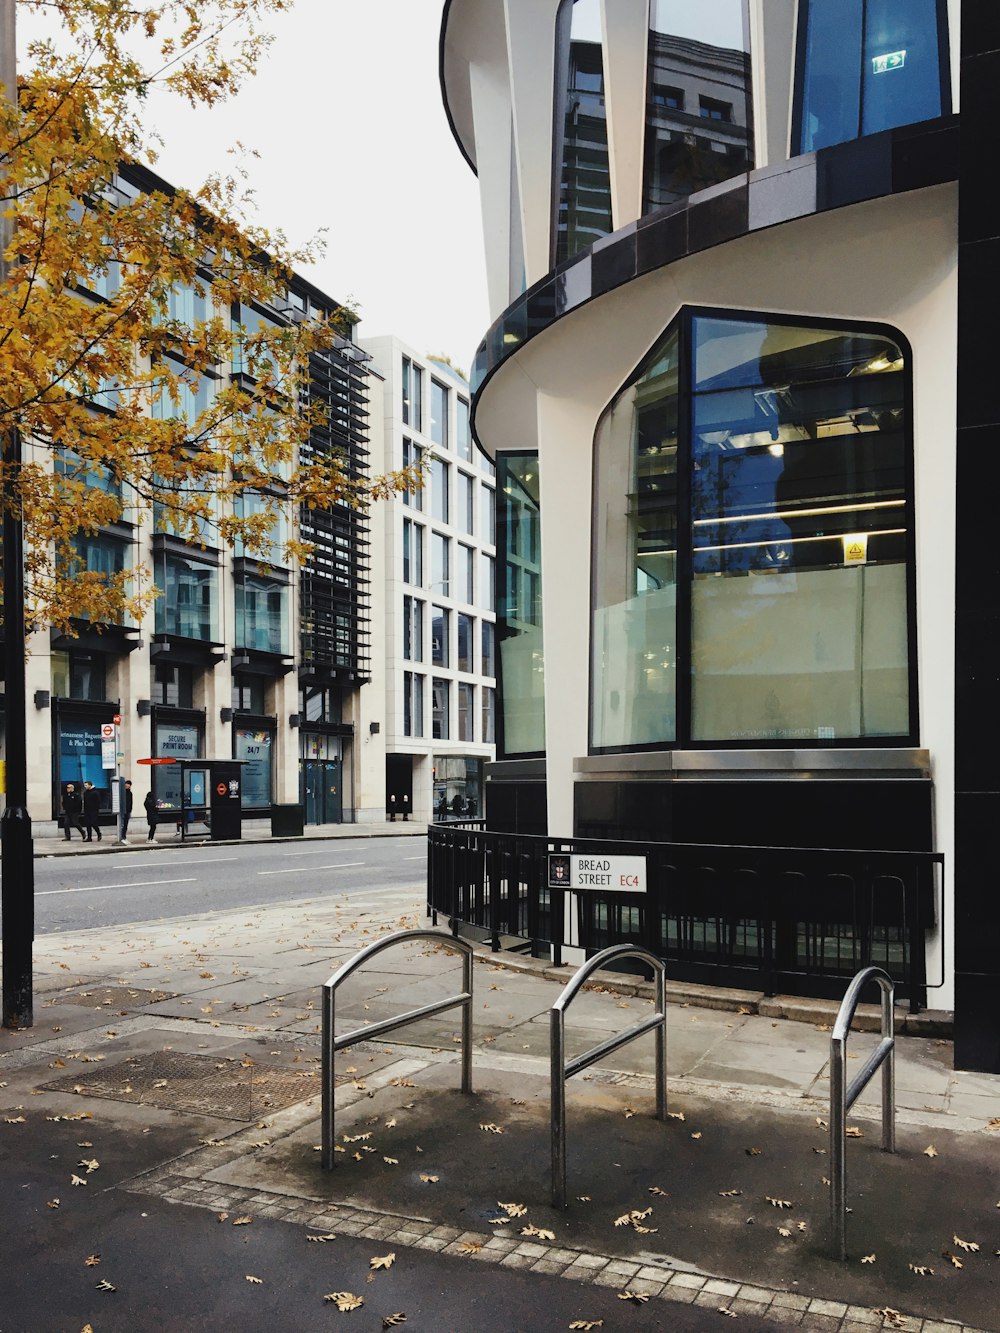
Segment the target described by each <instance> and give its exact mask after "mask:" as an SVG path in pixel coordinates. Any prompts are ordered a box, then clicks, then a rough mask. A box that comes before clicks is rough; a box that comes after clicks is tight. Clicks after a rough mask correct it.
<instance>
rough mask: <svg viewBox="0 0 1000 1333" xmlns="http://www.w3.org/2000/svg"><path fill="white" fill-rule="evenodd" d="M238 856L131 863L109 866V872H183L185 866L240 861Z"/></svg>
mask: <svg viewBox="0 0 1000 1333" xmlns="http://www.w3.org/2000/svg"><path fill="white" fill-rule="evenodd" d="M238 860H239V857H236V856H201V857H199V858H198V859H197V860H195V861H135V862H132V861H130V862H129V863H128V865H127V866H107V867H106V868H107V869H108V870H138V868H139V867H140V866H142V868H143V870H147V869H148V870H154V869H156V870H158V869H159V868H160V866H173V867H174V868H175V869H177V870H183V869H184V867H185V866H214V865H217V864H218V863H219V862H220V861H238Z"/></svg>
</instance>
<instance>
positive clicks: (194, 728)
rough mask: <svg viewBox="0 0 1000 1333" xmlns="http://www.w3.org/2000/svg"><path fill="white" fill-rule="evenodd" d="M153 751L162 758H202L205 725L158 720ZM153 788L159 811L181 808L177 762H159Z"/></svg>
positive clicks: (154, 771) (155, 771)
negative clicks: (203, 727)
mask: <svg viewBox="0 0 1000 1333" xmlns="http://www.w3.org/2000/svg"><path fill="white" fill-rule="evenodd" d="M153 753H154V754H155V755H156V756H157V757H159V758H173V759H199V758H201V756H202V753H203V750H202V726H201V725H200V724H198V723H195V722H158V723H157V724H156V728H155V734H154V736H153ZM153 789H154V792H155V795H156V806H157V809H158V810H179V809H180V805H181V769H180V767H179V766H178V765H175V764H163V765H162V766H160V765H157V767H156V768H154V770H153Z"/></svg>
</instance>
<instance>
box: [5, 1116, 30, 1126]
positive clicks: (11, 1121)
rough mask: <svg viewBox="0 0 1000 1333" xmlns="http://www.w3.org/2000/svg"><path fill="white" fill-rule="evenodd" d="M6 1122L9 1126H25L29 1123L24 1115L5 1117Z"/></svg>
mask: <svg viewBox="0 0 1000 1333" xmlns="http://www.w3.org/2000/svg"><path fill="white" fill-rule="evenodd" d="M4 1120H5V1121H6V1122H7V1124H8V1125H25V1124H27V1123H28V1122H27V1121H26V1120H25V1118H24V1116H23V1115H5V1116H4Z"/></svg>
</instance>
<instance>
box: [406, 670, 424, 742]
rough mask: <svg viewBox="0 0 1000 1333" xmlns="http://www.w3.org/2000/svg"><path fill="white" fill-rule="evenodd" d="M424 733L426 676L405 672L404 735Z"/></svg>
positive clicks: (420, 734)
mask: <svg viewBox="0 0 1000 1333" xmlns="http://www.w3.org/2000/svg"><path fill="white" fill-rule="evenodd" d="M423 734H424V677H423V676H420V675H417V673H416V672H415V671H404V672H403V735H404V736H422V735H423Z"/></svg>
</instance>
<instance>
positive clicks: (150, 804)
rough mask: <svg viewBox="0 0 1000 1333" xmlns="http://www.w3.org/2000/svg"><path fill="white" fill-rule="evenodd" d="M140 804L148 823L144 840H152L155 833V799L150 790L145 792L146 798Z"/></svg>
mask: <svg viewBox="0 0 1000 1333" xmlns="http://www.w3.org/2000/svg"><path fill="white" fill-rule="evenodd" d="M142 804H143V808H144V809H145V811H146V823H147V824H148V825H149V835H148V837H147V838H146V841H147V842H152V841H153V837H154V835H155V833H156V800H155V798H154V796H153V793H152V792H151V791H148V792H146V799H145V800H144V801H143V803H142Z"/></svg>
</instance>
